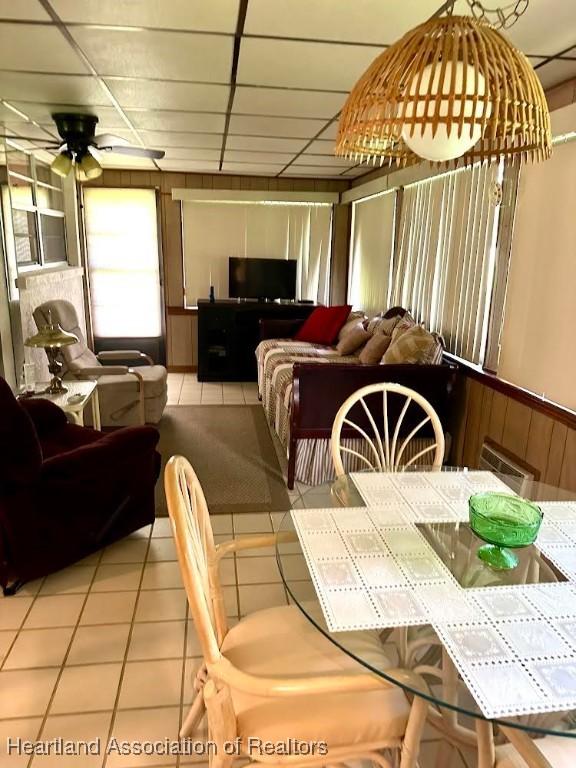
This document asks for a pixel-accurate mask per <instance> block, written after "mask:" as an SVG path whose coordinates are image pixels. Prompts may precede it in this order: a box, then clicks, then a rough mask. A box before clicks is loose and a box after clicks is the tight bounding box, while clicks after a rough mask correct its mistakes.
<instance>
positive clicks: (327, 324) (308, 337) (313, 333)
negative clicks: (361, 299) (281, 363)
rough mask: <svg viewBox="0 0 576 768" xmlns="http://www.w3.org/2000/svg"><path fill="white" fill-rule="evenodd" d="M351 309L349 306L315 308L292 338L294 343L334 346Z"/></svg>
mask: <svg viewBox="0 0 576 768" xmlns="http://www.w3.org/2000/svg"><path fill="white" fill-rule="evenodd" d="M351 309H352V307H351V306H350V305H349V304H344V305H343V306H339V307H316V309H315V310H314V311H313V312H312V313H311V314H310V315H309V316H308V317H307V319H306V320H305V321H304V324H303V325H302V326H301V327H300V329H299V330H298V332H297V333H296V335H295V336H294V338H295V339H296V341H309V342H310V343H311V344H326V345H327V346H330V345H331V344H334V342H335V341H336V339H337V338H338V334H339V333H340V329H341V328H342V326H343V325H344V323H345V322H346V320H347V319H348V315H349V314H350V310H351Z"/></svg>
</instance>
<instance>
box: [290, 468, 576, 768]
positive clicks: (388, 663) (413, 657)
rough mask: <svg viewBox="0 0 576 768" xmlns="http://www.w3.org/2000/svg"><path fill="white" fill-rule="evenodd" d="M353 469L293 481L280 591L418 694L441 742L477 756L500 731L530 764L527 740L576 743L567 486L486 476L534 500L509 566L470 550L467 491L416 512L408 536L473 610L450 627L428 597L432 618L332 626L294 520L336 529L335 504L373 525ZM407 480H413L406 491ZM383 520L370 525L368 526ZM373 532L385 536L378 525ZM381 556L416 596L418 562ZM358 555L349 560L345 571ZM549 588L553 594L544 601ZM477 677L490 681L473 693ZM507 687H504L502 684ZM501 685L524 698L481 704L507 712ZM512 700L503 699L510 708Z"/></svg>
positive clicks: (463, 476)
mask: <svg viewBox="0 0 576 768" xmlns="http://www.w3.org/2000/svg"><path fill="white" fill-rule="evenodd" d="M431 472H432V470H431V471H430V474H431ZM446 472H450V473H458V475H452V476H451V477H450V478H448V477H447V476H446V477H443V484H444V485H445V486H446V485H450V484H451V483H452V478H454V481H455V480H456V478H458V481H459V482H463V483H464V484H466V483H467V482H468V479H473V477H472V475H470V474H467V473H468V470H466V469H460V468H457V467H446V468H443V471H442V475H443V476H444V473H446ZM435 473H436V474H437V473H438V470H435ZM363 474H364V473H355V474H354V475H344V476H342V477H340V478H338V479H337V480H336V481H334V482H333V483H326V484H324V485H321V486H316V487H309V488H308V489H302V490H301V497H300V500H299V502H297V503H296V505H295V506H296V507H297V509H295V510H293V512H287V513H286V514H285V515H284V516H283V518H282V519H281V521H280V523H279V524H278V526H277V531H278V533H280V534H281V535H280V536H279V537H278V541H277V544H276V558H277V562H278V567H279V570H280V574H281V577H282V580H283V582H284V585H285V586H286V589H287V591H288V593H289V595H290V598H291V601H292V602H293V603H294V604H296V605H297V606H298V608H299V609H300V610H301V611H302V613H303V614H304V615H305V616H306V617H307V619H308V620H309V621H310V622H311V624H312V625H314V627H315V628H316V629H317V630H318V632H320V633H322V634H323V635H324V636H325V637H326V638H327V639H328V640H329V641H330V642H332V643H334V645H336V646H337V647H338V648H340V649H341V650H342V651H343V652H344V653H346V654H347V655H348V656H350V657H352V658H354V659H355V660H356V661H357V662H358V663H359V664H360V665H362V666H363V667H365V668H367V669H368V670H370V671H371V672H373V673H374V674H375V675H379V676H380V677H382V678H383V679H384V680H387V681H388V682H392V683H394V684H396V685H398V686H400V687H402V688H403V689H404V690H405V691H406V693H407V694H408V695H409V696H414V695H415V696H421V697H424V698H425V699H427V700H428V702H429V704H430V707H429V722H430V724H431V726H432V727H433V728H434V729H436V731H437V732H438V733H439V736H442V737H444V738H446V739H447V740H448V741H449V742H450V743H453V744H455V745H456V746H464V747H466V746H467V747H469V748H472V749H478V751H479V757H482V759H486V755H487V754H490V751H491V750H492V749H493V741H492V740H493V734H494V732H496V731H497V730H499V731H500V732H501V734H503V735H504V738H505V739H506V740H508V741H509V742H511V743H512V744H513V745H514V747H515V748H516V749H517V750H518V751H519V753H520V754H521V755H523V757H524V759H525V761H526V762H527V763H528V764H529V765H537V764H538V760H535V761H533V758H534V754H535V753H534V746H533V740H534V739H536V740H537V739H539V738H541V737H543V736H546V735H554V736H561V737H564V739H565V741H563V743H564V744H566V746H570V747H571V749H576V742H573V743H570V742H569V740H570V739H575V738H576V704H574V702H576V570H575V572H574V574H573V575H574V576H575V578H574V582H575V586H574V589H573V591H572V588H571V586H570V582H571V581H572V578H571V576H570V567H572V565H573V567H574V569H576V556H575V554H574V553H575V552H576V493H572V492H569V491H565V490H562V489H560V488H557V487H554V486H549V485H545V484H543V483H539V482H533V481H528V482H527V483H526V484H525V485H524V486H523V487H521V488H520V487H519V479H518V478H516V477H514V478H513V477H507V476H505V475H495V476H494V477H497V478H498V480H499V481H503V483H504V484H505V486H506V487H507V488H509V489H510V491H509V492H510V493H516V492H517V491H518V492H519V494H520V495H521V496H523V497H524V498H527V499H531V500H533V501H535V502H536V503H537V504H539V505H540V506H541V508H542V511H543V523H542V527H541V531H540V535H539V537H538V539H537V540H536V542H535V543H534V544H532V545H530V546H526V547H524V548H522V549H517V550H515V554H516V556H517V557H518V561H519V562H518V565H517V566H516V567H514V568H511V569H509V570H496V569H494V568H492V567H491V566H490V565H489V564H487V563H485V562H484V561H483V560H481V559H480V558H479V557H478V556H477V551H478V549H479V547H480V546H481V545H482V544H484V542H483V541H482V540H480V539H479V538H477V536H476V535H475V533H474V532H473V531H472V529H471V527H470V525H469V523H468V521H467V519H466V517H465V510H466V507H467V504H468V502H467V499H466V500H465V499H464V498H462V497H461V498H460V499H459V500H458V501H457V504H459V507H457V506H454V505H452V509H457V510H458V509H459V510H460V515H459V516H458V515H455V516H454V518H453V519H452V518H451V515H452V512H451V511H450V514H449V515H446V516H445V517H442V515H441V516H440V519H435V518H434V516H433V515H431V520H432V521H431V522H426V518H425V514H424V517H423V518H422V517H421V518H420V519H419V521H418V522H417V523H416V524H415V525H416V528H417V533H418V536H420V537H423V540H424V541H425V542H426V546H427V548H428V547H429V550H428V551H430V553H432V552H433V553H434V555H433V556H434V558H435V567H438V568H440V569H441V570H442V572H443V573H444V574H446V579H449V580H450V581H451V583H453V586H454V588H455V589H458V590H460V594H463V595H464V599H466V600H468V601H470V600H471V601H472V602H473V603H474V604H475V606H476V608H478V614H477V615H476V614H475V615H474V616H472V617H471V618H470V619H469V620H468V619H467V620H465V621H464V622H463V623H462V622H460V623H459V625H458V626H457V627H456V628H454V626H452V625H451V624H450V616H449V606H448V604H446V605H444V606H443V605H442V604H441V603H439V604H437V605H436V606H435V607H434V606H433V610H436V614H434V615H435V616H436V617H437V618H436V619H435V620H431V619H430V618H429V617H428V618H427V619H426V620H424V619H421V620H420V621H416V622H414V623H411V622H407V623H406V624H405V625H403V626H398V625H396V624H395V623H394V622H393V621H391V622H390V624H389V625H388V626H386V622H385V621H381V622H380V623H379V624H378V625H377V626H373V627H371V628H367V629H355V630H350V629H347V630H345V631H342V630H341V629H340V628H338V629H335V628H334V627H332V628H329V624H330V623H332V624H334V621H332V622H331V621H330V620H329V618H327V613H326V600H325V599H323V598H322V585H321V583H320V582H321V577H320V576H319V575H318V569H317V568H316V569H315V568H314V567H312V574H311V572H310V559H309V555H310V553H309V551H308V548H307V546H306V545H303V543H302V540H303V537H302V527H303V526H304V527H306V523H307V521H311V520H312V519H313V518H312V516H311V515H315V514H316V513H311V510H316V512H318V510H322V514H323V515H324V518H323V520H324V522H323V525H324V527H326V525H328V526H332V522H331V520H333V529H334V531H335V532H338V520H339V519H340V518H339V516H338V515H339V514H340V515H342V512H340V513H339V510H340V511H342V510H346V515H345V518H346V520H347V525H349V526H350V520H352V521H353V520H354V516H355V515H357V516H358V517H359V518H360V517H363V516H364V515H365V514H366V512H367V513H368V515H369V519H371V520H374V521H376V523H375V524H376V528H378V519H379V518H378V515H377V514H373V512H374V511H376V512H377V511H378V500H379V497H376V498H375V501H371V499H370V497H369V496H367V494H366V493H363V492H361V488H359V481H358V476H359V475H363ZM366 474H368V473H366ZM370 474H372V475H373V474H374V473H370ZM401 474H406V477H407V479H406V477H405V479H404V480H403V482H404V483H405V484H406V483H408V485H414V486H418V483H419V482H420V480H418V482H416V480H417V476H418V477H419V478H421V477H422V468H420V470H419V472H418V473H414V482H411V478H410V477H409V476H408V473H400V475H401ZM486 474H487V473H484V475H486ZM380 476H381V477H382V478H383V481H384V483H385V484H386V483H392V485H393V484H394V479H393V477H392V479H389V478H390V477H391V476H390V475H387V476H385V475H384V474H383V473H381V475H380ZM426 480H427V478H423V481H426ZM392 485H391V486H390V487H392ZM441 485H442V483H441ZM376 486H377V483H376V484H375V487H376ZM417 491H418V489H417V488H416V490H414V489H413V490H412V493H413V494H414V493H417ZM390 493H391V491H390ZM422 494H423V490H422V489H421V490H420V496H415V497H414V498H420V499H421V500H423V499H424V496H423V495H422ZM386 498H388V497H386ZM390 498H392V497H390ZM399 498H400V497H399ZM367 499H368V501H367ZM572 501H574V502H575V503H574V505H571V502H572ZM400 503H401V504H403V503H404V502H403V501H402V502H400ZM429 506H430V505H429ZM439 506H441V505H439ZM447 506H450V505H447ZM298 507H299V508H300V509H298ZM393 508H394V503H393V501H391V502H390V503H389V504H388V506H387V507H386V508H385V509H386V510H387V511H386V514H390V510H391V509H393ZM382 509H384V508H382ZM326 513H327V516H326ZM316 517H317V514H316ZM326 520H328V523H326ZM352 527H353V526H352ZM359 530H364V529H363V528H362V527H360V528H359ZM382 530H383V529H382V528H379V531H380V533H379V534H378V535H380V534H381V533H382ZM389 530H392V529H391V528H390V529H389ZM572 535H574V538H573V539H572V538H571V536H572ZM383 539H384V540H386V531H384V536H383ZM400 540H401V538H400ZM543 542H545V543H547V544H549V545H550V546H548V547H547V546H545V545H544V543H543ZM551 552H552V555H551V554H550V553H551ZM297 555H300V556H301V558H300V561H301V566H302V567H300V568H299V569H296V568H294V563H295V559H298V558H295V556H297ZM307 555H308V560H307V564H308V566H309V567H308V568H305V567H303V565H304V564H303V563H302V558H304V557H306V556H307ZM390 555H392V557H391V558H390ZM556 555H557V557H556ZM386 557H387V558H388V560H395V561H396V565H398V563H399V568H398V569H397V570H398V573H399V574H400V577H401V578H405V577H406V579H407V583H408V582H410V585H411V586H410V588H411V589H412V590H413V594H414V595H415V599H417V600H418V599H419V597H420V593H422V594H423V593H424V592H425V590H426V589H427V588H429V586H430V584H429V582H427V581H425V580H423V581H422V583H421V584H419V582H418V572H417V570H413V572H412V575H410V573H408V575H407V571H406V568H405V567H404V566H405V564H406V562H404V563H401V562H400V561H399V560H398V558H397V556H396V554H395V553H394V551H392V552H391V551H388V552H387V553H386ZM359 562H360V561H358V560H357V561H355V562H354V566H353V567H354V568H356V570H358V565H359ZM421 562H422V561H418V564H421ZM559 563H560V566H559ZM565 563H568V566H567V567H564V565H563V564H565ZM392 564H393V565H394V563H392ZM396 565H394V567H395V568H396ZM408 565H409V566H410V563H408ZM362 567H363V566H362V563H361V562H360V568H362ZM373 572H375V571H373ZM566 574H568V575H566ZM433 578H434V576H433V575H432V580H433ZM364 583H366V582H364ZM560 585H563V586H562V591H561V592H553V591H552V592H550V590H554V589H555V588H556V587H558V586H560ZM344 589H345V587H344ZM525 590H528V597H526V595H525ZM530 590H531V591H530ZM318 593H320V598H319V596H318ZM381 593H382V594H384V596H385V598H384V599H386V597H388V596H389V597H390V599H392V593H391V591H388V592H386V590H385V589H384V590H381ZM438 594H441V593H438ZM555 595H557V596H558V597H561V598H562V599H558V600H555V599H554V596H555ZM550 596H552V599H550ZM545 601H547V602H546V603H545ZM347 605H348V606H349V607H350V613H351V614H353V613H354V607H353V605H354V604H353V603H351V602H350V601H349V602H348V603H347ZM488 609H490V610H488ZM483 610H484V611H487V613H483V612H482V611H483ZM444 612H446V616H445V617H443V616H442V614H443V613H444ZM550 617H552V618H550ZM546 622H547V623H546ZM352 623H354V622H353V620H352ZM544 624H546V626H544ZM375 638H377V642H378V643H380V645H381V650H382V653H380V654H375V653H374V641H375ZM518 648H520V651H521V652H522V653H523V655H522V653H520V651H518ZM383 660H385V661H383ZM402 670H408V671H409V672H410V675H406V676H405V675H403V674H402ZM512 672H514V674H517V675H518V677H514V676H513V675H512ZM480 673H482V675H483V676H484V677H483V678H482V677H480ZM416 676H417V679H418V680H419V681H421V682H420V684H418V685H414V684H413V682H412V681H413V680H414V679H415V677H416ZM483 680H484V683H483V682H482V681H483ZM484 684H485V685H486V686H487V687H488V688H491V689H492V690H491V691H490V695H488V694H486V696H485V697H484V698H483V696H482V690H481V689H482V686H483V685H484ZM510 689H514V692H513V693H510ZM485 690H486V689H485ZM508 696H510V697H511V698H510V701H512V700H513V699H514V700H516V699H518V702H519V706H520V709H522V706H524V707H525V708H526V710H527V711H525V712H523V713H522V714H500V715H499V714H496V715H494V713H492V714H490V713H489V711H488V712H487V707H486V700H487V698H490V697H491V702H492V705H493V706H494V707H495V709H494V711H495V712H498V711H502V712H504V713H506V706H503V707H502V709H501V710H498V698H499V697H500V698H501V699H502V701H503V702H504V700H506V698H507V697H508ZM527 700H529V705H526V701H527ZM563 701H565V702H566V703H567V704H566V706H565V705H564V704H563ZM494 702H496V703H494ZM518 702H516V701H514V705H513V706H512V709H514V706H516V705H517V704H518ZM493 725H496V726H497V728H493ZM575 754H576V753H575ZM480 764H482V765H487V764H488V763H483V762H481V763H480ZM542 764H546V763H545V762H544V763H540V765H542ZM574 764H576V762H575V763H574ZM490 765H491V763H490Z"/></svg>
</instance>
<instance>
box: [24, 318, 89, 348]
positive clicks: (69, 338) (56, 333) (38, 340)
mask: <svg viewBox="0 0 576 768" xmlns="http://www.w3.org/2000/svg"><path fill="white" fill-rule="evenodd" d="M78 341H79V339H78V336H76V335H75V334H73V333H68V331H65V330H64V329H63V328H61V327H60V326H59V325H58V323H51V324H50V325H42V326H40V329H39V331H38V333H35V334H34V336H30V337H29V338H28V339H26V341H25V342H24V344H25V345H26V346H27V347H44V348H49V349H59V348H60V347H67V346H69V345H70V344H77V343H78Z"/></svg>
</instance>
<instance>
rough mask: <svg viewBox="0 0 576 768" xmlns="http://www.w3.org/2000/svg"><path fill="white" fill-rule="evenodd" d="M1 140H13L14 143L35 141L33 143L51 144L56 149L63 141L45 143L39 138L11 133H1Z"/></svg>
mask: <svg viewBox="0 0 576 768" xmlns="http://www.w3.org/2000/svg"><path fill="white" fill-rule="evenodd" d="M0 139H12V140H13V141H18V140H20V141H33V142H40V141H41V142H43V143H44V144H51V145H53V146H55V147H59V146H60V145H61V144H62V142H61V141H48V140H46V141H44V139H39V138H38V136H16V135H14V134H9V133H0Z"/></svg>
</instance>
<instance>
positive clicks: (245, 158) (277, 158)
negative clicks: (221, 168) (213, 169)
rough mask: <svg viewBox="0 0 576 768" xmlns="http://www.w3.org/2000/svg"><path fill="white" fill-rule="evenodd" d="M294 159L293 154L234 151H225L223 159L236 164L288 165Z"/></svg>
mask: <svg viewBox="0 0 576 768" xmlns="http://www.w3.org/2000/svg"><path fill="white" fill-rule="evenodd" d="M293 157H294V152H242V151H239V150H235V149H226V155H225V157H224V159H225V160H227V161H228V162H237V163H273V164H276V163H278V164H282V165H283V166H284V165H286V163H289V162H290V160H292V158H293Z"/></svg>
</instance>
